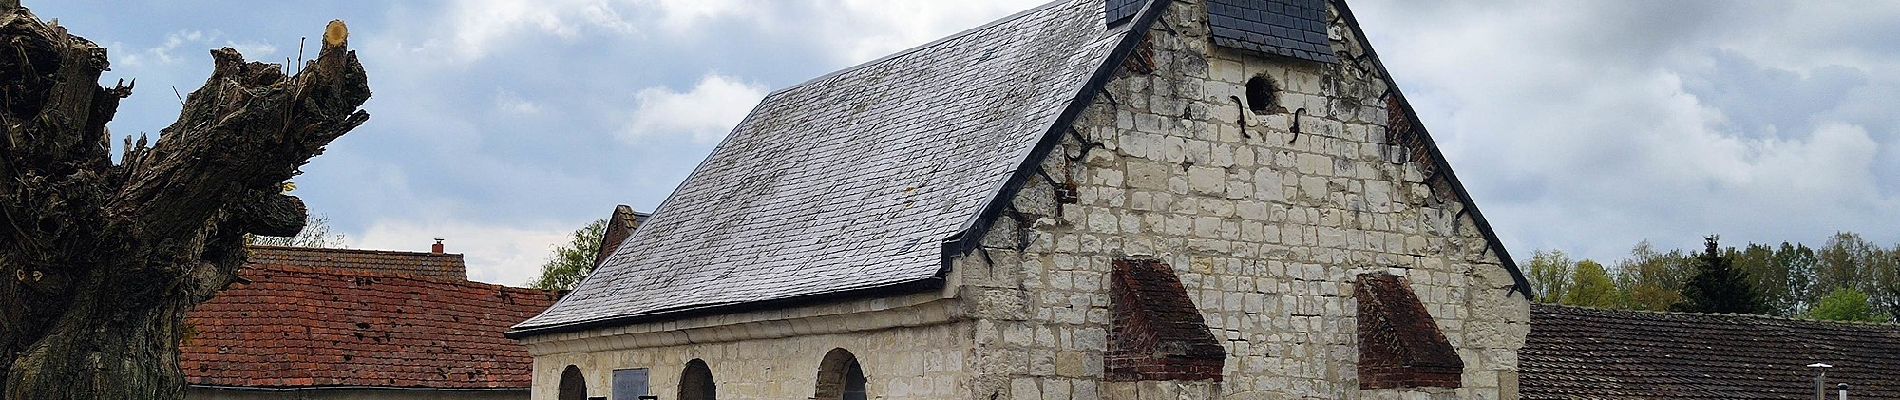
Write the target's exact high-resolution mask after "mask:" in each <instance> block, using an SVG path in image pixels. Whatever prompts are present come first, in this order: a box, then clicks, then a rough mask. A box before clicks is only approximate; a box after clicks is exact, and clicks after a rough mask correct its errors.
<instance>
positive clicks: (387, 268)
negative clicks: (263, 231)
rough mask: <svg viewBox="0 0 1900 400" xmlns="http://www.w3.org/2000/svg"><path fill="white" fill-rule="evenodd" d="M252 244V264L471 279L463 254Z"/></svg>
mask: <svg viewBox="0 0 1900 400" xmlns="http://www.w3.org/2000/svg"><path fill="white" fill-rule="evenodd" d="M249 247H250V249H251V265H281V266H292V267H311V268H344V269H350V270H357V271H364V272H381V273H390V274H406V275H421V276H431V277H437V278H445V279H454V280H466V279H468V264H465V263H463V262H462V255H461V254H431V253H417V252H407V251H384V250H355V249H316V248H306V247H277V246H249Z"/></svg>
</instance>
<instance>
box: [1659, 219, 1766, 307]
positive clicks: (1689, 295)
mask: <svg viewBox="0 0 1900 400" xmlns="http://www.w3.org/2000/svg"><path fill="white" fill-rule="evenodd" d="M1719 239H1720V238H1719V237H1716V236H1709V237H1708V238H1707V240H1706V241H1705V243H1704V246H1705V248H1704V249H1703V252H1702V254H1700V255H1698V256H1697V257H1696V262H1695V266H1696V274H1695V276H1694V277H1691V278H1689V282H1688V283H1687V284H1686V285H1683V287H1682V301H1681V302H1678V303H1676V304H1675V305H1673V306H1671V307H1670V309H1671V310H1673V311H1681V312H1694V313H1718V314H1763V313H1766V312H1767V311H1768V307H1766V306H1764V305H1763V304H1762V302H1761V295H1760V294H1757V293H1755V287H1754V286H1751V285H1749V283H1748V282H1749V277H1748V273H1746V272H1742V270H1740V269H1737V268H1735V266H1734V260H1733V259H1731V258H1729V257H1728V256H1727V255H1724V254H1723V253H1722V249H1721V244H1720V243H1718V240H1719Z"/></svg>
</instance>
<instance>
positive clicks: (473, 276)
mask: <svg viewBox="0 0 1900 400" xmlns="http://www.w3.org/2000/svg"><path fill="white" fill-rule="evenodd" d="M576 226H578V225H576ZM572 232H573V228H563V227H561V225H559V224H534V225H532V226H526V227H524V226H520V225H508V226H503V225H488V224H482V223H473V222H462V221H456V220H447V219H427V220H379V221H376V222H374V223H372V224H371V225H370V226H369V228H368V229H366V230H365V231H364V232H362V233H359V234H354V235H348V236H346V238H348V240H349V242H350V246H351V247H352V248H359V249H372V250H396V251H429V245H430V244H432V243H435V241H434V238H438V237H439V238H444V239H446V240H444V241H443V244H444V246H443V247H445V248H446V249H445V250H446V251H447V252H449V253H460V254H462V255H463V258H464V260H466V261H467V262H468V277H469V279H470V280H475V281H481V282H488V283H493V284H499V285H509V286H523V285H526V284H527V282H528V281H529V280H531V279H534V277H535V276H536V274H539V273H540V272H541V263H542V262H544V261H546V260H547V256H548V254H549V252H550V251H551V250H552V249H553V248H554V246H557V245H560V244H562V243H565V242H567V241H568V240H569V238H570V234H571V233H572Z"/></svg>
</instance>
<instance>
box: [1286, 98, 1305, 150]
mask: <svg viewBox="0 0 1900 400" xmlns="http://www.w3.org/2000/svg"><path fill="white" fill-rule="evenodd" d="M1303 116H1306V107H1300V109H1299V110H1294V111H1293V126H1290V127H1287V130H1288V131H1291V132H1293V140H1288V141H1286V142H1287V144H1292V143H1293V142H1298V141H1300V117H1303Z"/></svg>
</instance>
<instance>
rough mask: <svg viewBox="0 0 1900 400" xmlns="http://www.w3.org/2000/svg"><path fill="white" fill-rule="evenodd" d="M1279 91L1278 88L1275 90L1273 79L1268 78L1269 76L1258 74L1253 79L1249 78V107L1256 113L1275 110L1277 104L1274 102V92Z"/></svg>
mask: <svg viewBox="0 0 1900 400" xmlns="http://www.w3.org/2000/svg"><path fill="white" fill-rule="evenodd" d="M1277 91H1278V90H1275V88H1274V87H1273V80H1270V79H1267V77H1264V76H1256V77H1253V79H1248V80H1247V109H1250V110H1253V112H1254V113H1255V114H1266V113H1267V112H1268V111H1271V110H1273V106H1275V105H1276V104H1274V103H1275V101H1274V95H1275V94H1276V93H1274V92H1277Z"/></svg>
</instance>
